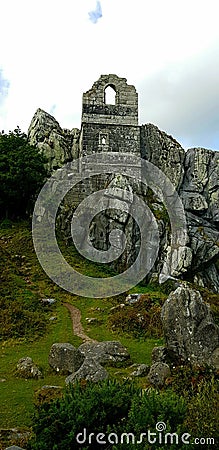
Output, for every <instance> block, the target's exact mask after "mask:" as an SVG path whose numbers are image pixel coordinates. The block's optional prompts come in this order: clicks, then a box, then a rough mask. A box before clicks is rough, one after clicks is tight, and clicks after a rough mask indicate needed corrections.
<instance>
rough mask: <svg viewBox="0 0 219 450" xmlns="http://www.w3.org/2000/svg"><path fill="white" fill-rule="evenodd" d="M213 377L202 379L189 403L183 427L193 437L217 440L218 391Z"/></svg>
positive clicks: (218, 423) (218, 424) (218, 435)
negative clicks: (206, 437)
mask: <svg viewBox="0 0 219 450" xmlns="http://www.w3.org/2000/svg"><path fill="white" fill-rule="evenodd" d="M218 387H219V386H218V381H217V380H216V379H215V377H212V378H211V379H210V380H206V379H202V381H201V382H200V383H199V385H198V387H197V392H196V395H195V396H193V399H192V401H190V402H189V407H188V413H187V415H186V421H185V427H186V428H187V429H188V430H189V432H190V433H191V434H192V435H193V436H204V437H205V436H208V437H214V438H215V439H219V415H218V406H219V391H218Z"/></svg>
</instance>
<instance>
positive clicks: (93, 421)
mask: <svg viewBox="0 0 219 450" xmlns="http://www.w3.org/2000/svg"><path fill="white" fill-rule="evenodd" d="M185 412H186V405H185V402H184V400H183V399H182V398H180V397H179V396H177V395H176V394H174V393H172V394H169V393H168V394H167V393H165V392H164V393H163V392H156V391H154V390H149V391H142V390H140V389H139V388H137V387H136V386H135V385H134V384H133V383H131V382H123V383H118V382H116V381H105V382H102V383H99V384H92V383H86V382H84V383H83V382H81V383H80V384H79V383H78V384H76V385H74V386H69V387H68V388H67V390H66V392H65V394H64V396H63V398H61V399H57V400H55V401H53V402H52V403H44V404H41V405H40V406H38V407H37V410H36V414H35V417H34V427H33V430H34V432H35V438H34V440H32V442H31V443H29V447H28V448H29V449H32V450H39V449H40V450H44V449H45V450H46V449H48V448H50V449H51V450H56V449H59V450H66V449H70V448H74V449H77V448H78V449H81V448H83V449H87V448H89V449H93V450H94V449H95V450H96V448H97V442H96V441H95V439H94V440H93V442H91V443H90V445H87V446H83V447H81V445H80V444H78V443H77V440H76V436H77V434H78V433H80V432H82V431H83V430H84V428H86V431H87V435H89V434H90V433H94V434H95V435H97V434H98V433H100V432H101V433H105V434H106V436H108V435H109V433H110V432H113V433H117V434H118V436H120V435H121V433H123V432H124V431H127V432H129V431H132V432H133V433H136V435H137V434H138V433H139V432H141V431H145V430H146V429H147V428H148V427H151V428H153V429H154V428H155V425H156V423H157V422H158V421H161V420H162V421H166V423H167V424H168V429H169V430H172V431H176V428H177V427H178V425H179V424H181V423H182V422H183V419H184V416H185ZM87 444H88V442H87ZM100 448H112V446H107V445H106V446H104V445H103V446H101V447H100ZM113 448H114V447H113ZM115 448H116V449H117V448H120V447H119V446H116V447H115ZM121 448H129V447H125V446H124V445H123V446H122V447H121ZM132 448H133V447H132ZM139 448H146V447H139Z"/></svg>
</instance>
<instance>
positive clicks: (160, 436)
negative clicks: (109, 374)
mask: <svg viewBox="0 0 219 450" xmlns="http://www.w3.org/2000/svg"><path fill="white" fill-rule="evenodd" d="M166 428H167V426H166V424H165V422H157V424H156V431H153V432H152V431H151V430H147V431H146V432H144V433H140V434H139V435H138V436H137V435H136V434H135V433H131V432H124V433H121V434H120V435H119V434H117V433H114V432H111V433H102V432H99V433H92V432H88V430H87V429H86V428H84V429H83V431H82V432H80V433H78V434H77V435H76V442H77V443H78V444H80V445H81V444H86V445H91V444H93V445H94V444H97V445H106V444H112V445H119V444H120V445H123V444H132V445H140V444H143V443H144V444H146V443H147V444H151V445H154V444H159V445H160V444H163V445H168V446H169V445H174V444H176V445H181V444H184V445H190V444H195V445H198V444H200V445H215V439H214V438H209V437H207V438H204V437H200V438H194V439H193V438H192V437H191V434H189V433H182V434H178V433H170V432H167V431H166Z"/></svg>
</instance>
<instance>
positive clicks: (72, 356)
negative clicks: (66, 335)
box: [49, 343, 84, 374]
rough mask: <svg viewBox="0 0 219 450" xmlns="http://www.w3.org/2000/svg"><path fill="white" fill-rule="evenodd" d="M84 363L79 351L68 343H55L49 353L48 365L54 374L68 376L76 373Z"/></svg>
mask: <svg viewBox="0 0 219 450" xmlns="http://www.w3.org/2000/svg"><path fill="white" fill-rule="evenodd" d="M83 362H84V356H83V355H82V353H81V352H80V350H78V349H76V348H75V347H74V346H73V345H71V344H69V343H55V344H53V345H52V347H51V349H50V352H49V365H50V366H51V367H52V368H53V369H54V370H56V372H59V373H63V374H68V373H72V372H76V371H77V370H78V369H79V368H80V367H81V365H82V364H83Z"/></svg>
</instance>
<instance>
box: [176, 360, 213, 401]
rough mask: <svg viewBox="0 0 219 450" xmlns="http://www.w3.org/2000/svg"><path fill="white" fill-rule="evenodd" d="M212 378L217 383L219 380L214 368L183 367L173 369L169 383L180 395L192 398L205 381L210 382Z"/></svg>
mask: <svg viewBox="0 0 219 450" xmlns="http://www.w3.org/2000/svg"><path fill="white" fill-rule="evenodd" d="M212 377H213V378H214V379H215V381H216V380H219V374H218V372H217V370H216V369H215V368H214V367H211V366H197V367H194V366H189V365H184V366H183V365H181V366H178V367H175V369H172V376H171V378H169V380H168V383H169V385H170V386H171V388H172V389H173V390H174V391H175V392H177V393H178V394H180V395H184V396H186V397H189V398H192V397H193V395H195V394H196V393H197V391H198V389H199V386H200V384H201V383H202V382H203V380H205V381H207V382H209V381H211V379H212Z"/></svg>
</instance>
